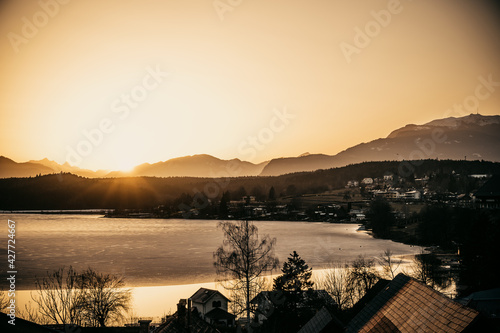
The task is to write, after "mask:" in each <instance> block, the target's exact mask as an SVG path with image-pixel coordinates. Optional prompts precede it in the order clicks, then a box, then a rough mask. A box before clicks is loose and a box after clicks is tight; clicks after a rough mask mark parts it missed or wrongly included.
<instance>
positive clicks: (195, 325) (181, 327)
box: [154, 312, 220, 333]
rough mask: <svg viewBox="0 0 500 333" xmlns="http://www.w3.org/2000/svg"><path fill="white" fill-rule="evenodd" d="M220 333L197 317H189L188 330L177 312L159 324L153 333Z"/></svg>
mask: <svg viewBox="0 0 500 333" xmlns="http://www.w3.org/2000/svg"><path fill="white" fill-rule="evenodd" d="M188 332H189V333H220V332H219V330H217V329H216V328H214V327H213V326H211V325H210V324H208V323H207V322H206V321H204V320H202V319H201V318H199V317H198V316H194V315H193V316H191V325H190V329H189V330H188V329H187V327H186V325H185V323H184V322H183V320H181V319H179V317H178V314H177V312H176V313H175V314H173V315H172V316H170V318H168V319H167V320H166V321H165V323H163V324H161V325H160V326H159V327H158V328H157V329H156V330H154V333H188Z"/></svg>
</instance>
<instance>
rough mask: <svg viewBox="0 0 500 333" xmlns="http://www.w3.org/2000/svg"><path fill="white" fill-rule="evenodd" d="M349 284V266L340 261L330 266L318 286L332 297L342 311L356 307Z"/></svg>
mask: <svg viewBox="0 0 500 333" xmlns="http://www.w3.org/2000/svg"><path fill="white" fill-rule="evenodd" d="M349 282H350V281H349V265H348V264H347V263H341V262H340V261H339V262H333V263H331V264H330V265H329V267H328V269H326V270H325V273H324V275H323V277H322V278H321V279H320V281H319V283H318V284H319V286H320V288H322V289H324V290H325V291H326V292H328V293H329V294H330V296H332V298H333V300H334V301H335V303H336V304H337V306H338V308H339V309H340V310H346V309H349V308H351V307H352V306H353V305H354V298H353V293H352V287H351V285H350V283H349Z"/></svg>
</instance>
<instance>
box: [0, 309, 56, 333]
mask: <svg viewBox="0 0 500 333" xmlns="http://www.w3.org/2000/svg"><path fill="white" fill-rule="evenodd" d="M9 320H12V318H10V317H9V316H8V315H7V314H6V313H3V312H0V331H1V332H12V333H60V332H64V331H59V330H55V329H52V328H48V327H44V326H42V325H38V324H35V323H33V322H31V321H28V320H24V319H21V318H15V320H14V322H13V323H14V324H15V325H12V324H10V323H9Z"/></svg>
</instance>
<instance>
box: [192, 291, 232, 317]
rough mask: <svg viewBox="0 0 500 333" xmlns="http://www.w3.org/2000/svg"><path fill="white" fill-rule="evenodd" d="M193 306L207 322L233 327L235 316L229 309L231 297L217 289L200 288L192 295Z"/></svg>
mask: <svg viewBox="0 0 500 333" xmlns="http://www.w3.org/2000/svg"><path fill="white" fill-rule="evenodd" d="M190 301H191V302H192V308H193V309H196V311H197V313H198V314H199V315H200V317H201V318H203V319H204V320H205V321H206V322H208V323H211V324H214V325H223V326H229V327H232V326H234V324H235V316H234V315H233V314H230V313H229V312H228V311H227V310H228V304H229V302H230V301H229V299H228V298H227V297H226V296H224V295H222V294H221V293H220V292H219V291H217V290H212V289H206V288H200V289H198V291H197V292H195V293H194V294H193V296H191V297H190Z"/></svg>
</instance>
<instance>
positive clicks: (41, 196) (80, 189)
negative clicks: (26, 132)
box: [0, 160, 500, 210]
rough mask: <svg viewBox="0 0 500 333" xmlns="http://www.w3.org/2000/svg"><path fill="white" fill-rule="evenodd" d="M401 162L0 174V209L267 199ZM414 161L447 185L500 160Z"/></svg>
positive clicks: (417, 170) (395, 168) (339, 183)
mask: <svg viewBox="0 0 500 333" xmlns="http://www.w3.org/2000/svg"><path fill="white" fill-rule="evenodd" d="M405 163H408V161H407V162H405ZM410 163H411V162H410ZM402 165H403V163H401V162H398V161H384V162H365V163H360V164H355V165H349V166H345V167H341V168H335V169H329V170H318V171H315V172H301V173H293V174H287V175H282V176H275V177H237V178H195V177H169V178H155V177H134V178H133V177H128V178H99V179H96V178H94V179H89V178H83V177H79V176H75V175H71V174H55V175H47V176H39V177H34V178H7V179H0V210H16V209H90V208H95V209H104V208H151V207H155V206H157V205H160V204H165V203H166V202H168V201H172V200H174V199H176V198H178V197H179V196H180V195H181V194H184V193H185V194H186V195H189V196H195V194H196V193H198V192H204V193H205V195H207V196H208V197H209V199H210V200H212V202H216V201H217V200H219V199H220V196H221V195H222V193H223V192H224V191H229V192H230V193H231V196H232V199H241V196H242V195H246V194H248V195H254V196H256V197H257V198H258V199H259V198H260V199H264V198H266V197H267V195H268V193H269V190H270V188H271V187H274V188H275V191H276V195H277V196H285V195H300V194H306V193H322V192H324V191H327V190H333V189H339V188H343V187H344V186H345V185H346V182H347V181H348V180H361V179H363V178H365V177H371V178H375V177H382V176H383V175H385V174H387V173H392V174H394V175H400V169H401V166H402ZM411 165H412V166H413V169H414V170H413V172H412V173H411V174H410V175H407V174H406V173H405V174H404V175H401V176H402V177H406V176H408V177H409V178H408V181H410V182H411V181H412V179H413V178H414V177H422V176H424V175H429V176H431V180H430V182H434V183H435V184H436V186H442V187H443V189H445V190H446V189H447V187H448V185H449V182H450V180H451V179H452V176H451V175H452V174H455V175H462V176H464V177H465V178H467V176H466V175H470V174H500V163H493V162H481V161H451V160H444V161H437V160H424V161H416V162H414V163H411ZM464 186H465V185H464ZM467 189H468V190H469V191H470V190H471V188H467ZM194 206H195V205H194Z"/></svg>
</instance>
